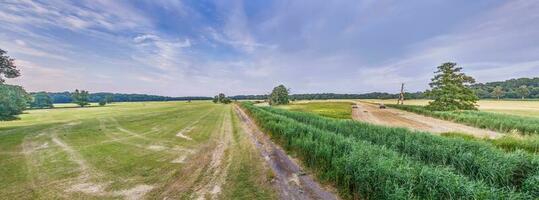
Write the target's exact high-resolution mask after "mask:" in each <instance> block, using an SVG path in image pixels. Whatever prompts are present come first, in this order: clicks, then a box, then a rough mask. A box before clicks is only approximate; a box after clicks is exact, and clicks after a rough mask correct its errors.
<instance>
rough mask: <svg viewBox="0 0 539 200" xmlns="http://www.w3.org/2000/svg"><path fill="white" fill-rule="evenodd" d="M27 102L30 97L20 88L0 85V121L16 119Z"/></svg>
mask: <svg viewBox="0 0 539 200" xmlns="http://www.w3.org/2000/svg"><path fill="white" fill-rule="evenodd" d="M29 101H30V95H28V93H26V91H24V89H23V88H22V87H21V86H17V85H6V84H0V120H12V119H16V117H15V115H18V114H21V113H22V111H23V110H24V109H26V107H27V106H28V102H29Z"/></svg>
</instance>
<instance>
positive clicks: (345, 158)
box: [243, 104, 539, 199]
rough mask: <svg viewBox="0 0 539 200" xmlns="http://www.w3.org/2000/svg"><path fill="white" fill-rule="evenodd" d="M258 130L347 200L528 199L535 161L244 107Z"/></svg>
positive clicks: (424, 136) (479, 146)
mask: <svg viewBox="0 0 539 200" xmlns="http://www.w3.org/2000/svg"><path fill="white" fill-rule="evenodd" d="M243 107H244V108H246V109H247V110H248V111H249V113H250V114H251V115H252V116H253V117H254V118H255V119H256V120H257V122H258V123H259V125H260V126H261V127H262V128H263V129H264V130H265V131H266V132H268V133H269V134H270V135H271V136H272V138H273V139H274V140H276V141H278V142H279V143H281V144H282V146H283V147H284V148H285V149H286V150H288V151H290V152H292V153H295V154H297V155H299V157H300V158H301V160H302V161H303V162H304V164H305V165H306V166H307V167H310V168H311V169H312V170H313V171H315V172H317V174H318V176H319V177H320V178H321V179H322V180H327V181H330V182H333V183H334V184H335V185H336V186H337V187H338V188H339V189H340V191H341V192H343V193H344V194H347V195H348V197H351V198H352V197H353V198H356V197H360V198H366V199H392V198H397V197H398V198H404V199H448V198H451V199H490V198H502V199H503V198H514V199H526V198H532V197H531V196H528V195H532V196H534V197H537V196H539V193H538V192H539V190H538V188H537V185H536V183H537V180H538V179H537V173H536V172H537V170H538V167H537V166H538V165H539V163H537V159H536V157H534V156H531V155H525V154H522V153H516V154H506V153H504V152H502V151H500V150H497V149H496V148H493V147H492V146H490V145H489V144H487V143H482V142H475V141H465V140H461V139H449V138H443V137H439V136H433V135H431V134H428V133H416V132H410V131H408V130H407V129H399V128H387V127H380V126H374V125H369V124H365V123H359V122H354V121H351V120H335V119H330V118H324V117H319V116H316V115H312V114H308V113H300V112H290V111H286V110H280V109H274V108H264V107H256V106H252V105H250V104H243Z"/></svg>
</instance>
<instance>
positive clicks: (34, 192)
mask: <svg viewBox="0 0 539 200" xmlns="http://www.w3.org/2000/svg"><path fill="white" fill-rule="evenodd" d="M231 108H232V106H231V105H223V104H214V103H211V102H205V101H203V102H192V103H186V102H141V103H115V104H110V105H107V106H104V107H87V108H55V109H43V110H28V111H25V112H26V113H25V114H22V115H20V118H21V119H20V120H15V121H8V122H0V198H2V199H118V198H123V199H140V198H148V199H164V198H165V199H166V198H169V199H178V198H182V199H195V198H221V199H272V198H274V197H275V196H274V192H273V191H272V188H271V186H270V184H269V181H268V179H269V177H271V173H270V172H269V171H268V169H267V168H266V167H265V166H264V165H263V159H262V158H261V157H260V156H258V152H257V151H256V149H255V147H254V145H253V144H252V143H251V142H250V141H249V139H248V136H246V134H245V133H244V132H243V131H242V129H240V128H239V124H238V123H239V121H238V118H237V116H236V115H235V114H234V112H233V111H232V109H231Z"/></svg>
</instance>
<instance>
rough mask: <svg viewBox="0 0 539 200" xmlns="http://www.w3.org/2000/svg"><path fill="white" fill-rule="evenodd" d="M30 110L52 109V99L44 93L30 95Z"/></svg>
mask: <svg viewBox="0 0 539 200" xmlns="http://www.w3.org/2000/svg"><path fill="white" fill-rule="evenodd" d="M30 107H32V108H52V107H53V104H52V98H51V97H50V96H49V95H48V94H47V93H46V92H38V93H34V94H33V95H32V103H30Z"/></svg>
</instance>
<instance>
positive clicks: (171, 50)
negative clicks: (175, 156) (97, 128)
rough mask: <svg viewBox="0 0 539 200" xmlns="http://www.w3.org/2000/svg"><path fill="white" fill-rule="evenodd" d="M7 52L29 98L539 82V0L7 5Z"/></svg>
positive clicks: (17, 1) (3, 26) (26, 1)
mask: <svg viewBox="0 0 539 200" xmlns="http://www.w3.org/2000/svg"><path fill="white" fill-rule="evenodd" d="M0 48H1V49H4V50H7V51H8V54H9V55H10V56H12V57H14V58H16V59H17V64H18V65H19V66H20V69H21V71H22V74H23V76H22V77H20V78H17V79H13V80H9V81H8V83H12V84H20V85H23V86H24V87H25V88H26V89H27V90H29V91H41V90H45V91H71V90H74V89H75V88H79V89H86V90H89V91H91V92H98V91H108V92H122V93H148V94H158V95H169V96H188V95H206V96H209V95H213V94H215V93H217V92H225V93H226V94H230V95H234V94H265V93H268V92H269V91H270V90H271V88H272V87H273V86H276V85H277V84H281V83H282V84H285V85H286V86H287V87H290V88H291V90H292V92H293V93H316V92H335V93H364V92H372V91H383V92H397V91H398V90H399V87H400V83H401V82H405V83H406V85H407V90H408V91H418V90H424V89H426V88H427V87H428V85H427V84H428V82H429V80H430V78H431V77H432V73H433V71H434V70H435V68H436V66H438V65H439V64H440V63H442V62H446V61H453V62H457V63H458V64H459V65H460V66H461V67H463V68H464V71H465V72H466V73H468V74H470V75H472V76H474V77H475V78H476V79H477V80H478V81H480V82H485V81H497V80H505V79H509V78H518V77H533V76H539V1H535V0H512V1H497V0H477V1H468V0H446V1H442V0H424V1H419V0H418V1H397V0H394V1H391V0H338V1H325V0H295V1H287V0H245V1H241V0H230V1H208V0H179V1H165V0H153V1H150V0H148V1H142V0H132V1H121V0H117V1H116V0H115V1H110V0H88V1H55V0H48V1H31V0H1V1H0Z"/></svg>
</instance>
